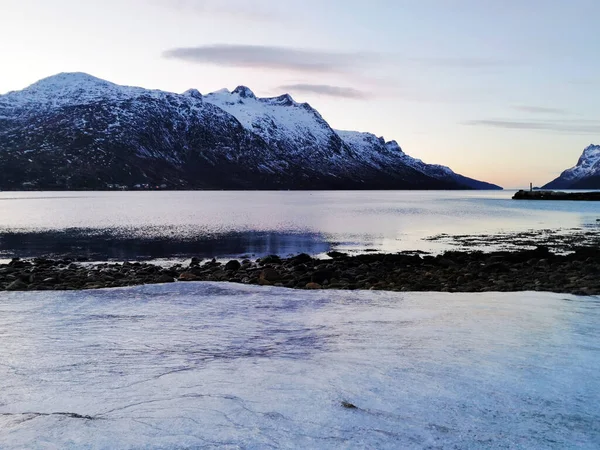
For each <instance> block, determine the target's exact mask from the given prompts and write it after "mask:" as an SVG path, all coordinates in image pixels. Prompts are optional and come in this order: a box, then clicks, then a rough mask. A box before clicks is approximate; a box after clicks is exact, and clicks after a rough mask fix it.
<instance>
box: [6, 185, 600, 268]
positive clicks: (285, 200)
mask: <svg viewBox="0 0 600 450" xmlns="http://www.w3.org/2000/svg"><path fill="white" fill-rule="evenodd" d="M512 194H513V192H511V191H291V192H290V191H244V192H233V191H188V192H184V191H170V192H166V191H154V192H0V208H1V211H2V214H1V215H0V258H2V257H4V258H8V257H12V256H21V257H27V256H39V255H42V254H47V255H64V254H70V255H80V256H88V257H90V258H91V259H95V260H102V259H136V258H173V257H176V256H182V257H189V256H201V257H213V256H214V257H222V256H238V255H244V254H248V255H256V256H260V255H264V254H269V253H275V254H280V255H287V254H295V253H299V252H306V253H310V254H320V253H324V252H326V251H328V250H331V249H337V250H341V251H364V250H367V249H374V250H378V251H386V252H395V251H401V250H416V249H419V250H433V251H439V250H441V249H443V248H444V247H443V245H444V244H441V243H439V242H430V241H424V240H423V238H426V237H429V236H433V235H438V234H441V233H448V234H488V233H498V232H515V231H527V230H543V229H558V228H561V229H571V228H582V227H583V228H585V227H595V226H597V222H596V219H597V218H598V217H600V203H599V202H523V201H514V200H511V196H512Z"/></svg>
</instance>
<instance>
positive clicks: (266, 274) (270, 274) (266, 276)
mask: <svg viewBox="0 0 600 450" xmlns="http://www.w3.org/2000/svg"><path fill="white" fill-rule="evenodd" d="M259 278H260V279H261V280H265V281H269V282H275V281H279V280H281V275H280V273H279V272H277V271H276V270H275V269H271V268H270V267H267V268H266V269H263V270H262V272H261V273H260V277H259Z"/></svg>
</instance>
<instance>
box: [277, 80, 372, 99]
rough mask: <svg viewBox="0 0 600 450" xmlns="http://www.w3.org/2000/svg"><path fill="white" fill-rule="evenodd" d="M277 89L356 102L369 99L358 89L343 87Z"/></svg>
mask: <svg viewBox="0 0 600 450" xmlns="http://www.w3.org/2000/svg"><path fill="white" fill-rule="evenodd" d="M278 89H279V90H284V91H292V92H305V93H309V94H319V95H327V96H329V97H340V98H351V99H356V100H363V99H366V98H368V97H369V94H367V93H366V92H364V91H360V90H358V89H354V88H351V87H343V86H331V85H328V84H302V83H301V84H287V85H284V86H279V88H278Z"/></svg>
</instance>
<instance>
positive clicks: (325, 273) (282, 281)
mask: <svg viewBox="0 0 600 450" xmlns="http://www.w3.org/2000/svg"><path fill="white" fill-rule="evenodd" d="M573 250H574V251H573V252H572V253H569V254H555V253H553V252H551V251H550V250H549V249H548V247H545V246H538V247H537V248H536V249H535V250H517V251H495V252H490V253H483V252H481V251H447V252H445V253H443V254H439V255H436V256H433V255H421V254H419V253H415V254H403V253H395V254H381V253H376V254H359V255H355V256H349V255H347V254H344V253H339V252H330V253H329V254H328V255H329V257H330V259H316V258H313V257H311V256H309V255H307V254H304V253H302V254H299V255H296V256H292V257H289V258H280V257H278V256H275V255H271V256H266V257H264V258H259V259H257V260H255V261H251V260H249V259H244V260H241V261H240V260H235V259H234V260H230V261H228V262H227V263H221V262H218V261H216V260H215V259H212V260H201V259H198V258H192V259H191V261H190V262H189V263H186V264H175V265H172V266H170V267H164V266H159V265H156V264H152V263H144V262H133V263H130V262H124V263H97V264H94V263H92V264H90V263H84V264H81V263H78V262H73V261H72V260H51V259H45V258H33V259H27V260H21V259H18V258H15V259H13V260H11V261H10V262H9V263H7V264H0V291H53V290H87V289H101V288H113V287H126V286H136V285H142V284H158V283H171V282H188V281H221V282H233V283H243V284H253V285H263V286H279V287H286V288H292V289H342V290H369V289H374V290H386V291H401V292H410V291H415V292H419V291H421V292H422V291H429V292H490V291H497V292H518V291H545V292H555V293H564V294H576V295H598V294H600V276H599V275H600V249H599V248H598V247H578V248H574V249H573Z"/></svg>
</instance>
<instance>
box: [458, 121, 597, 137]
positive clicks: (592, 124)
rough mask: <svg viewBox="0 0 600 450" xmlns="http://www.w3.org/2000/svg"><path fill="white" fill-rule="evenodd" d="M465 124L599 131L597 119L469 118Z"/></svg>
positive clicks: (526, 128) (561, 130) (549, 129)
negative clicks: (529, 119) (531, 119)
mask: <svg viewBox="0 0 600 450" xmlns="http://www.w3.org/2000/svg"><path fill="white" fill-rule="evenodd" d="M465 125H473V126H484V127H493V128H505V129H512V130H537V131H553V132H560V133H569V134H598V133H600V121H598V120H562V121H555V120H535V121H526V120H496V119H486V120H471V121H468V122H465Z"/></svg>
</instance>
